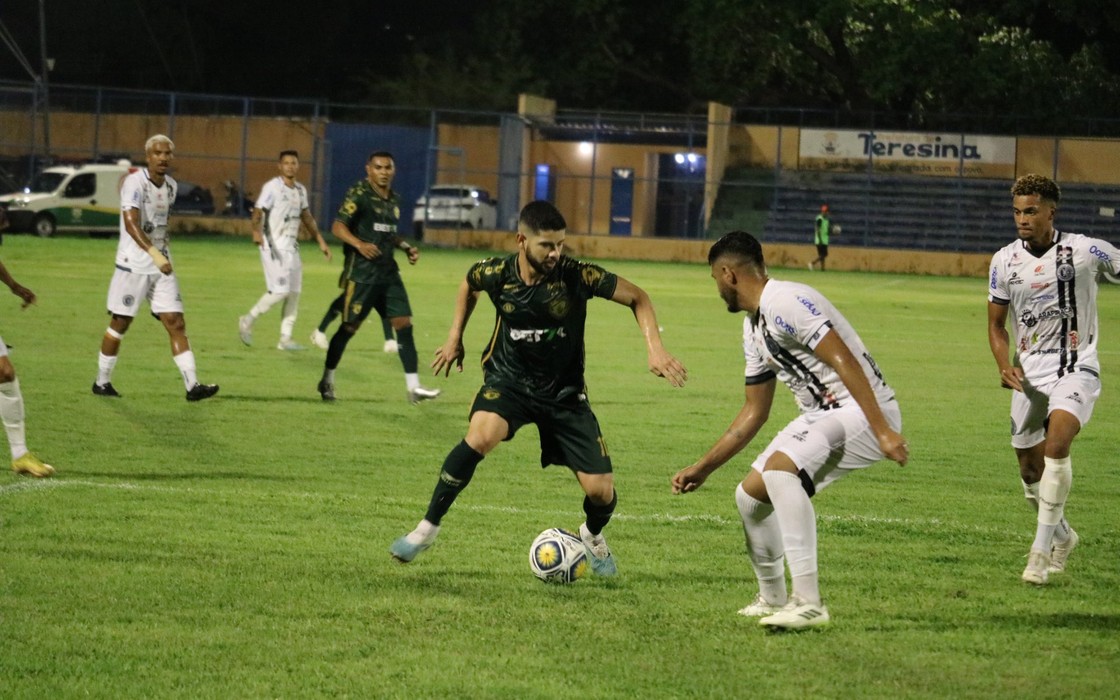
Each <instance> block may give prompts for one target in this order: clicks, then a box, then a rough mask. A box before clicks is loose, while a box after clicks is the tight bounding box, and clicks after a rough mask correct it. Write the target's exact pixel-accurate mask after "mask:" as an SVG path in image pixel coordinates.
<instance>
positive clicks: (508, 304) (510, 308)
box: [502, 301, 517, 314]
mask: <svg viewBox="0 0 1120 700" xmlns="http://www.w3.org/2000/svg"><path fill="white" fill-rule="evenodd" d="M516 308H517V307H516V306H514V305H513V302H509V301H507V302H506V303H504V304H502V311H505V312H506V313H507V314H512V313H513V310H514V309H516Z"/></svg>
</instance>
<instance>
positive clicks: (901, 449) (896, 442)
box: [879, 430, 910, 467]
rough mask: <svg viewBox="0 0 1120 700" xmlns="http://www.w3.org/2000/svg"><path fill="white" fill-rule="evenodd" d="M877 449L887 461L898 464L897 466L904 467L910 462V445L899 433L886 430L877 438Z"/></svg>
mask: <svg viewBox="0 0 1120 700" xmlns="http://www.w3.org/2000/svg"><path fill="white" fill-rule="evenodd" d="M879 449H881V450H882V451H883V454H884V455H886V456H887V458H888V459H892V460H894V461H895V462H898V466H900V467H905V466H906V462H908V461H909V460H910V444H909V443H907V442H906V438H904V437H902V435H901V434H900V433H896V432H895V431H893V430H888V431H887V432H885V433H883V434H882V435H880V436H879Z"/></svg>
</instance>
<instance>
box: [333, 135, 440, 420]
mask: <svg viewBox="0 0 1120 700" xmlns="http://www.w3.org/2000/svg"><path fill="white" fill-rule="evenodd" d="M396 172H397V171H396V164H395V162H394V161H393V156H392V155H391V154H389V153H386V152H385V151H378V152H376V153H373V154H371V155H370V157H369V159H368V160H367V161H366V177H365V178H364V179H362V180H359V181H358V182H357V183H355V184H354V185H353V186H352V187H351V188H350V189H349V190H347V191H346V196H345V197H344V198H343V200H342V206H340V207H339V209H338V214H336V215H335V220H334V223H333V224H332V225H331V233H332V234H334V237H335V238H337V239H339V240H340V241H342V242H343V243H345V244H347V245H349V246H351V247H352V248H353V249H354V251H355V252H354V253H353V254H352V255H347V256H346V266H347V269H346V270H345V271H344V273H343V274H344V275H345V276H346V284H345V287H344V288H343V290H342V293H343V295H344V297H345V302H346V303H345V305H344V306H343V309H342V325H341V326H340V327H339V329H338V330H337V331H336V332H335V334H334V336H333V337H332V338H331V342H330V345H329V346H327V359H326V362H325V366H324V368H323V378H322V379H320V380H319V386H318V390H319V394H320V396H322V397H323V400H324V401H334V400H335V395H334V372H335V369H336V368H337V367H338V363H339V362H341V361H342V353H343V352H345V351H346V344H347V343H349V342H350V339H351V338H353V337H354V334H355V333H357V332H358V328H360V327H361V325H362V322H363V321H365V320H366V316H368V315H369V312H370V311H372V310H374V309H376V310H377V313H378V314H380V315H381V316H382V317H383V318H388V319H389V320H390V322H391V323H392V325H393V330H395V331H396V332H397V343H398V346H399V348H398V352H399V353H400V358H401V365H403V366H404V377H405V386H406V387H407V389H408V400H409V401H410V402H411V403H414V404H415V403H419V402H421V401H427V400H428V399H434V398H435V397H437V396H439V389H425V388H424V387H422V386H420V375H419V373H418V372H417V370H418V367H419V360H418V358H417V355H416V343H415V341H414V340H413V336H412V308H411V307H410V306H409V303H408V293H407V292H406V291H405V288H404V282H403V281H402V280H401V273H400V268H399V267H398V266H397V261H396V260H394V259H393V249H395V248H399V249H401V250H403V251H404V252H405V254H406V255H407V256H408V262H409V264H410V265H415V264H416V261H417V260H418V259H419V257H420V251H419V250H418V249H417V248H416V246H414V245H411V244H409V243H408V241H406V240H404V239H403V238H401V237H400V236H398V235H397V222H398V221H399V220H400V213H401V199H400V195H398V194H397V193H396V192H395V191H393V189H392V187H391V185H392V182H393V177H394V176H395V175H396Z"/></svg>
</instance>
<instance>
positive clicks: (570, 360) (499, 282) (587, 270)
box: [467, 254, 618, 399]
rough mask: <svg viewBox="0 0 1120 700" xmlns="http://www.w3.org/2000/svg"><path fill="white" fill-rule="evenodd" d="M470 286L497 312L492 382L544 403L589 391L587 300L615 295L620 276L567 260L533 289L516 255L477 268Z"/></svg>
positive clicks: (487, 368)
mask: <svg viewBox="0 0 1120 700" xmlns="http://www.w3.org/2000/svg"><path fill="white" fill-rule="evenodd" d="M467 284H468V285H469V286H470V288H471V289H472V290H473V291H477V292H485V293H486V294H488V295H489V296H490V301H491V302H493V304H494V308H495V310H496V312H497V318H496V321H495V325H494V335H493V337H492V338H491V339H490V343H489V344H488V345H487V347H486V350H485V351H484V353H483V358H482V366H483V370H484V372H485V375H486V382H487V383H492V382H497V383H501V384H504V385H506V386H513V387H517V388H520V389H522V390H524V391H525V392H527V393H529V394H532V395H533V396H535V397H536V398H540V399H562V398H565V397H567V396H569V395H571V394H574V393H578V392H582V391H583V389H584V379H583V368H584V357H583V352H584V350H583V337H584V321H585V320H586V318H587V301H588V300H589V299H591V297H602V298H604V299H609V298H611V297H612V296H614V291H615V287H617V286H618V277H617V276H616V275H614V274H613V273H610V272H607V271H606V270H604V269H603V268H601V267H599V266H598V265H594V264H591V263H584V262H580V261H578V260H573V259H572V258H569V257H566V256H561V257H560V261H559V262H558V263H557V264H556V267H555V268H553V269H552V271H551V272H549V274H548V276H546V277H545V278H544V279H542V280H541V281H540V282H539V283H537V284H535V285H531V286H530V285H527V284H525V283H524V282H523V281H522V280H521V276H520V275H519V274H518V271H517V254H514V255H510V256H508V257H505V258H489V259H486V260H482V261H480V262H477V263H475V264H474V265H473V266H472V267H471V269H470V270H469V271H468V272H467Z"/></svg>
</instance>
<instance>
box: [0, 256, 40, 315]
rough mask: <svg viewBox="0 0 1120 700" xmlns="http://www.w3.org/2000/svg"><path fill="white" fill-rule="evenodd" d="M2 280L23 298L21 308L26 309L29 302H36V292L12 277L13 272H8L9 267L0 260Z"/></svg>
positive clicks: (0, 277)
mask: <svg viewBox="0 0 1120 700" xmlns="http://www.w3.org/2000/svg"><path fill="white" fill-rule="evenodd" d="M0 282H3V283H4V284H6V285H8V289H10V290H12V294H15V295H16V296H17V297H19V298H20V299H22V300H23V304H22V306H21V308H24V309H26V308H27V306H28V305H29V304H34V303H35V292H33V291H31V290H30V289H28V288H27V287H24V286H23V285H22V284H20V283H19V282H16V281H15V280H14V279H12V275H11V273H9V272H8V268H6V267H4V263H2V262H0Z"/></svg>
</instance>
